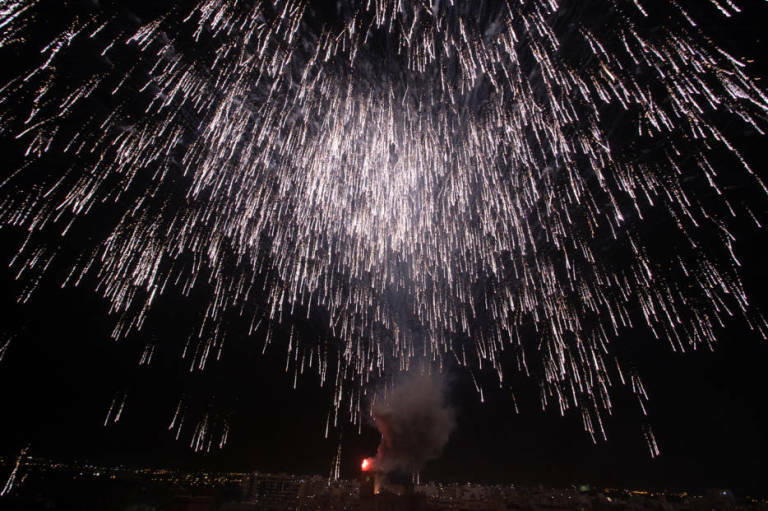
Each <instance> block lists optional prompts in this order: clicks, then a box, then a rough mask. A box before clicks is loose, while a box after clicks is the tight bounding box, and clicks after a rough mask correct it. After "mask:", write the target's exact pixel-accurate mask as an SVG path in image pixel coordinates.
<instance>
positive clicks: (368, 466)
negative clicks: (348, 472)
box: [362, 458, 373, 472]
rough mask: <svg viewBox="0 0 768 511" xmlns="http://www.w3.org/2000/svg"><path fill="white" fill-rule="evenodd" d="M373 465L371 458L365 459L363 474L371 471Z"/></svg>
mask: <svg viewBox="0 0 768 511" xmlns="http://www.w3.org/2000/svg"><path fill="white" fill-rule="evenodd" d="M372 465H373V462H372V461H371V458H365V459H364V460H363V465H362V469H363V472H366V471H368V470H370V469H371V466H372Z"/></svg>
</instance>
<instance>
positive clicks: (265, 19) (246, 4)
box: [0, 0, 768, 455]
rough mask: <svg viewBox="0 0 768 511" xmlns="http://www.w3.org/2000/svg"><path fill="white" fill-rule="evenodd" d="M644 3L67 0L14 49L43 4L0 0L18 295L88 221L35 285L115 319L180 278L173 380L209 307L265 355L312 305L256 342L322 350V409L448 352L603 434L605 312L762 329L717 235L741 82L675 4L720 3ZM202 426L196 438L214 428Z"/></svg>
mask: <svg viewBox="0 0 768 511" xmlns="http://www.w3.org/2000/svg"><path fill="white" fill-rule="evenodd" d="M644 3H645V2H644V1H643V0H593V1H590V2H566V1H556V0H547V1H545V0H537V1H528V2H520V1H513V0H506V1H482V2H453V1H442V2H441V1H435V2H432V4H431V5H430V4H428V3H425V2H419V1H402V0H399V1H394V0H370V1H367V2H340V3H339V4H338V6H337V12H336V13H334V15H332V16H329V15H327V14H324V12H323V10H322V9H320V8H318V7H317V6H315V5H313V3H312V2H307V1H301V0H261V1H259V0H256V1H235V0H203V1H200V2H198V3H197V4H196V5H194V6H193V7H191V8H189V9H185V8H183V7H179V6H173V7H169V8H167V9H166V10H163V11H162V12H155V13H152V14H151V16H148V17H149V19H150V20H149V21H148V22H143V23H140V24H138V26H137V27H136V28H135V29H128V28H126V27H127V26H128V24H127V23H126V22H125V19H124V18H125V17H126V16H127V15H126V14H125V13H120V12H119V11H118V10H117V9H111V10H110V9H108V8H101V9H98V10H93V11H89V12H81V13H77V14H76V15H70V16H69V17H68V18H66V19H65V20H64V21H60V22H61V23H62V25H61V26H60V27H59V28H60V29H58V30H57V31H56V32H55V33H56V35H55V36H54V37H53V38H52V39H50V40H47V41H46V42H45V43H44V44H40V43H39V40H40V39H41V37H40V32H41V29H40V25H41V24H42V25H45V23H43V22H42V21H41V19H40V13H41V12H42V11H41V9H42V3H38V2H37V1H35V0H28V1H12V0H8V1H3V2H0V29H1V30H2V32H0V49H2V51H5V52H12V51H17V52H21V53H22V54H24V55H27V54H29V55H36V56H37V57H36V58H37V60H34V61H33V60H31V59H30V60H29V61H28V62H30V63H31V62H34V63H32V64H30V65H29V67H26V66H22V67H23V69H20V70H19V71H18V74H17V76H16V77H14V78H12V79H10V80H9V81H8V82H7V83H6V84H5V85H4V86H3V87H2V92H1V93H0V123H2V124H1V125H0V127H1V129H2V135H3V137H5V138H7V139H8V140H13V142H12V143H13V144H15V145H17V146H18V147H22V145H23V147H24V157H23V159H22V160H21V161H20V162H19V163H18V165H16V167H15V168H14V169H12V171H11V172H10V173H9V175H8V176H7V177H6V178H5V180H4V181H3V182H2V184H1V185H0V186H2V196H1V197H0V222H2V225H3V226H4V228H10V229H15V230H18V231H20V232H24V233H25V236H26V237H25V239H24V241H23V242H22V244H21V245H20V247H19V251H18V254H17V256H16V257H15V258H14V260H13V261H12V268H13V269H14V271H15V272H17V274H18V276H19V278H20V279H22V280H23V282H25V285H26V287H25V290H24V292H23V293H22V295H21V297H20V300H21V301H25V300H27V299H28V297H29V296H30V294H31V293H32V292H33V291H34V288H35V287H36V286H37V284H38V283H39V281H40V279H41V278H42V277H43V276H44V275H45V273H46V269H47V268H48V266H49V265H50V264H51V262H52V260H53V259H54V257H57V254H59V253H60V251H59V249H58V246H57V244H52V243H50V241H49V240H50V238H51V234H52V233H60V234H62V235H63V236H64V239H66V238H67V237H68V236H74V234H73V233H72V232H71V231H72V230H77V229H78V225H79V224H80V223H82V221H83V219H84V218H89V217H91V218H92V217H94V216H99V215H101V216H103V218H104V222H103V223H104V225H103V227H100V228H99V229H98V230H97V232H92V233H91V234H90V238H91V239H93V241H92V243H91V244H90V245H87V246H84V247H83V250H82V251H81V252H79V253H78V254H77V255H76V257H75V259H74V260H72V261H67V262H66V264H68V265H69V267H70V271H69V273H68V277H67V278H66V279H65V281H64V282H63V284H64V285H79V284H80V283H83V282H88V283H91V282H92V283H94V286H95V290H96V292H98V293H99V294H100V295H101V296H103V297H104V298H105V299H106V300H107V302H108V303H109V308H110V313H111V314H113V315H114V316H115V318H116V321H115V328H114V331H113V336H114V337H115V338H116V339H122V338H129V337H131V336H134V335H136V333H137V332H139V331H140V330H141V329H142V327H143V326H144V324H145V322H146V321H147V318H148V317H149V316H150V315H151V314H152V310H153V308H152V307H153V303H154V302H155V301H156V300H157V299H158V297H159V296H161V295H163V294H168V293H180V294H182V295H189V294H190V293H191V292H192V290H193V289H195V288H198V287H200V286H205V289H206V290H208V292H209V295H208V296H209V300H208V306H207V309H206V312H205V315H204V317H203V319H202V321H201V324H199V325H196V326H195V328H194V333H193V334H192V335H191V336H190V337H189V340H188V341H187V345H186V347H185V349H184V352H183V354H182V358H183V359H184V361H185V364H186V365H187V366H188V367H189V369H190V370H191V371H202V370H203V369H204V368H205V367H206V365H207V364H208V363H209V361H211V360H215V359H217V358H218V357H220V356H221V353H222V349H223V345H224V340H225V334H226V333H227V330H228V329H227V328H226V327H225V323H226V318H228V317H231V316H232V315H236V316H242V318H243V321H244V322H245V323H248V324H250V325H251V328H250V329H249V333H254V332H259V334H258V335H259V336H260V337H263V338H266V341H265V346H266V344H269V342H270V338H271V336H272V335H273V330H274V329H275V328H279V325H281V324H286V323H290V318H293V317H296V316H297V315H304V314H310V313H311V311H313V310H322V311H324V313H325V314H326V317H327V324H328V328H329V331H330V332H331V334H330V339H328V340H325V341H322V342H320V341H317V339H305V338H301V337H300V336H298V335H296V334H295V333H294V331H293V329H291V335H290V338H289V342H288V345H287V346H285V347H284V349H285V350H286V353H287V356H286V371H287V372H290V371H292V372H293V374H294V381H295V378H297V377H298V376H299V374H301V373H303V372H304V371H305V367H306V368H312V369H313V370H314V371H316V372H317V373H318V374H319V375H320V378H321V380H322V381H323V382H324V381H326V378H327V376H328V375H327V372H328V368H329V365H331V366H332V367H334V368H335V376H332V377H331V379H332V381H333V385H334V389H335V392H334V398H333V413H332V417H333V418H332V419H331V418H329V423H330V422H331V421H332V422H333V424H336V423H337V422H338V417H339V414H340V413H341V415H345V416H347V417H349V418H350V419H351V420H352V421H353V422H355V423H358V424H359V423H360V421H361V415H362V414H363V413H364V412H363V411H362V402H363V395H364V392H365V389H366V388H367V386H368V385H369V384H370V383H373V382H377V381H379V380H380V379H381V378H386V377H387V375H391V374H393V373H395V372H398V371H403V370H406V371H407V370H413V369H414V368H420V369H423V368H432V369H442V368H443V367H444V366H446V365H458V366H462V367H466V368H469V370H470V371H472V374H473V378H474V374H475V373H477V372H479V371H490V372H491V373H493V374H495V375H496V378H497V380H498V383H499V384H500V385H502V384H503V382H504V379H505V375H509V374H510V373H511V372H523V373H526V374H532V375H534V376H535V377H536V378H538V379H539V381H540V382H541V402H542V406H543V407H547V406H550V405H552V406H556V407H558V408H559V409H560V411H561V412H562V413H564V412H565V411H566V410H567V409H569V408H572V407H573V408H576V409H578V410H579V411H580V413H581V414H582V417H583V422H584V427H585V429H586V430H587V431H588V432H589V434H590V435H591V436H592V438H593V439H597V438H599V437H605V430H604V427H603V417H604V416H605V414H610V412H611V408H612V404H611V388H612V386H614V384H615V383H617V382H622V383H625V384H626V385H627V386H628V387H630V388H631V389H632V391H633V392H634V393H635V394H636V395H637V396H638V398H639V402H640V406H641V407H644V403H645V401H646V399H647V395H646V392H645V389H644V387H643V384H642V381H641V380H640V378H639V376H638V375H636V374H629V373H628V374H624V373H623V372H622V369H621V367H620V365H619V363H618V361H617V359H616V358H615V357H614V356H613V355H612V354H611V353H612V352H611V346H610V345H611V342H612V341H613V340H615V339H616V338H617V337H618V336H619V335H620V332H621V330H622V329H626V328H644V329H648V331H649V332H650V333H651V334H652V335H653V336H654V337H657V338H660V339H664V340H666V341H668V342H669V343H670V345H671V347H672V349H673V350H677V351H686V350H690V349H695V348H696V347H698V346H708V347H711V346H712V345H713V344H714V343H715V342H716V339H717V329H718V328H719V327H720V326H721V325H723V324H725V323H726V321H727V320H728V318H729V317H730V316H742V317H743V318H744V320H745V321H746V322H747V323H748V324H749V325H750V327H751V328H752V329H754V330H755V331H756V332H757V333H758V334H759V335H760V336H762V337H765V334H766V323H765V321H764V319H763V318H762V316H760V315H759V314H758V313H756V312H755V311H752V310H751V309H750V306H749V302H748V299H747V296H746V294H745V290H744V286H743V284H742V282H741V280H740V277H739V273H738V266H739V265H740V263H739V261H738V259H737V257H736V255H735V254H734V252H733V241H734V236H733V234H732V233H731V229H730V227H729V218H731V217H735V216H736V215H748V216H750V217H752V218H753V219H754V220H755V222H756V223H758V224H759V220H758V218H757V217H756V216H755V215H754V214H753V213H752V211H751V210H750V209H749V208H748V207H747V206H745V205H742V206H738V207H737V206H733V205H732V204H731V203H730V202H729V200H728V195H727V194H726V193H723V190H722V185H721V184H720V182H721V176H720V171H719V168H720V167H721V166H722V161H723V155H724V154H726V155H728V156H729V158H730V160H728V163H727V165H732V164H733V163H736V164H738V165H740V166H741V167H742V169H743V172H744V174H745V175H746V176H747V177H748V178H749V179H750V180H751V183H752V185H753V187H754V188H760V189H762V190H763V191H764V190H765V186H764V185H763V183H762V182H761V180H760V179H759V177H758V176H757V175H755V174H754V172H753V171H752V169H751V168H750V167H749V164H748V162H747V161H746V160H745V158H744V157H743V156H742V155H741V153H740V152H739V149H738V148H737V147H736V144H735V142H733V141H731V139H730V138H729V136H728V134H727V130H725V129H724V128H723V126H725V125H726V121H725V120H724V119H727V122H731V121H732V120H735V121H738V122H740V123H742V124H743V125H745V126H746V127H748V128H749V129H752V130H755V131H756V132H758V133H762V128H761V126H763V125H764V117H765V114H766V111H767V110H768V98H766V96H765V94H764V93H763V91H762V90H761V89H760V88H758V87H757V86H756V85H755V83H754V82H753V80H752V79H751V78H750V77H749V76H748V75H747V74H746V73H745V71H744V64H743V63H741V62H740V61H739V60H738V59H736V58H734V57H733V56H731V55H729V54H728V53H727V52H726V51H724V50H723V49H721V48H719V47H718V46H716V45H715V44H714V43H713V42H712V41H711V40H710V39H708V38H706V37H705V36H704V35H703V34H702V33H701V31H700V29H699V28H698V27H697V25H696V21H695V19H696V12H697V11H702V10H706V9H710V10H713V11H719V12H720V14H722V15H724V16H727V17H730V16H732V15H734V14H736V13H738V12H739V8H738V7H737V6H736V5H735V4H734V3H733V2H731V1H729V0H718V1H716V0H710V2H709V4H707V5H706V6H703V5H701V3H698V4H697V6H695V7H694V6H689V5H688V4H691V2H684V1H682V0H679V1H678V0H669V1H666V2H664V4H665V6H664V8H663V12H664V16H665V17H664V20H663V22H662V21H661V20H662V18H661V17H660V16H661V15H655V14H653V13H651V12H649V10H648V9H647V8H646V6H645V5H644ZM48 23H52V22H50V21H49V22H48ZM657 24H658V25H659V27H658V28H653V27H654V26H655V25H657ZM48 33H50V32H48ZM33 35H34V36H35V37H33ZM75 52H77V55H79V56H80V57H79V59H80V60H82V55H86V56H87V58H86V59H85V62H82V61H81V62H78V63H77V65H76V66H74V65H73V63H72V54H74V53H75ZM89 59H90V60H89ZM73 69H74V70H73ZM723 211H726V214H723V213H722V212H723ZM646 218H653V219H655V220H654V221H656V222H659V224H660V225H661V226H662V227H660V229H661V232H663V233H664V234H663V235H666V236H669V239H670V242H669V245H668V246H667V247H665V248H666V249H667V250H666V252H665V253H664V254H655V253H653V250H651V248H649V246H648V240H649V239H650V237H652V236H654V235H656V233H650V232H648V230H647V229H643V228H642V224H643V222H644V220H645V219H646ZM91 225H92V222H91ZM711 238H716V239H717V240H718V241H719V243H718V244H717V246H718V249H717V250H708V251H704V250H702V249H701V247H702V246H703V245H704V244H706V246H710V245H711V244H710V243H709V241H708V240H710V239H711ZM155 349H156V345H155V344H154V343H153V344H148V345H147V347H146V348H145V350H144V354H143V355H142V357H141V362H140V363H141V364H149V363H150V362H151V359H152V356H153V353H154V351H155ZM532 355H533V356H532ZM331 359H332V360H333V361H334V362H333V363H330V362H329V360H331ZM529 359H530V360H529ZM475 381H476V385H478V392H479V393H480V395H481V399H482V392H483V391H482V386H481V385H479V384H477V380H475ZM118 397H119V399H118ZM118 397H116V398H115V401H114V403H113V407H112V408H110V414H109V415H108V416H107V422H109V421H110V420H112V421H116V420H117V417H119V414H118V415H115V411H114V410H113V408H115V410H117V409H119V410H120V411H122V406H123V404H124V403H125V395H124V394H122V395H121V396H118ZM120 403H123V404H120ZM118 407H119V408H118ZM181 408H183V406H182V404H181V403H179V408H178V409H177V410H176V414H175V415H174V420H173V423H172V426H171V428H178V429H179V431H180V428H181V425H180V424H181V421H177V416H178V415H179V413H180V412H179V410H180V409H181ZM643 410H644V408H643ZM210 423H211V421H210V420H209V419H208V415H207V414H206V415H205V417H204V420H203V421H201V422H200V424H199V425H198V426H197V428H196V429H195V431H194V433H193V439H192V445H193V446H194V447H195V448H196V449H202V448H204V447H203V446H205V445H209V446H210V445H212V444H216V443H217V442H216V441H211V440H205V436H206V435H207V434H208V430H209V424H210ZM223 431H225V432H228V425H227V424H226V423H224V426H223ZM176 434H177V437H178V432H177V433H176ZM644 435H645V437H646V439H647V440H648V445H649V448H650V450H651V453H652V454H653V455H655V454H657V453H658V447H657V446H656V441H655V438H654V437H653V432H652V431H650V429H648V430H647V431H646V432H645V433H644ZM218 443H219V444H222V443H221V442H218Z"/></svg>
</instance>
